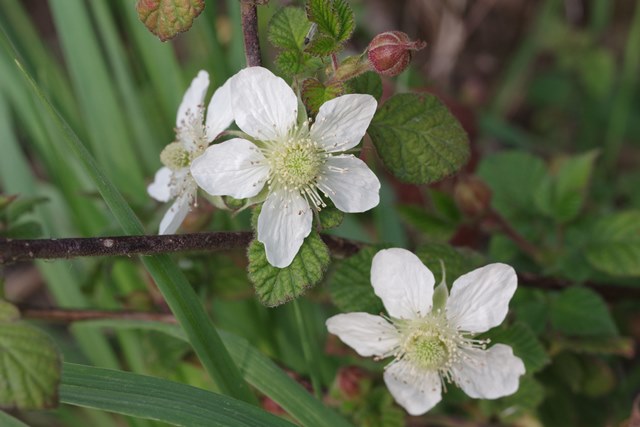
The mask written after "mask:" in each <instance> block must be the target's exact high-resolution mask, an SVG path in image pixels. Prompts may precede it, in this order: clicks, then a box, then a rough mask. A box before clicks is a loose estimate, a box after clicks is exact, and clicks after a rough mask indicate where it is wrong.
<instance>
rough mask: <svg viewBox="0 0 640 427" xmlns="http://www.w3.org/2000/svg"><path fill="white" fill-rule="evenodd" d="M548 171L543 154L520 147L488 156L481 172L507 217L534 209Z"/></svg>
mask: <svg viewBox="0 0 640 427" xmlns="http://www.w3.org/2000/svg"><path fill="white" fill-rule="evenodd" d="M546 173H547V170H546V166H545V164H544V162H543V161H542V160H541V159H540V158H538V157H535V156H532V155H531V154H527V153H523V152H520V151H508V152H504V153H499V154H495V155H493V156H487V157H485V158H484V159H483V160H482V162H481V163H480V165H479V166H478V176H480V177H481V178H482V179H483V180H484V181H485V182H486V183H487V184H488V185H489V187H490V188H491V191H492V195H493V197H492V199H491V204H492V206H493V207H494V208H495V209H496V210H497V211H498V212H500V213H501V214H502V215H504V216H506V217H507V218H514V217H517V216H519V215H520V214H522V213H523V212H525V213H530V212H531V211H532V209H531V208H532V206H534V205H535V204H534V194H535V193H536V191H538V188H539V187H540V185H541V183H542V181H543V180H544V178H545V176H546Z"/></svg>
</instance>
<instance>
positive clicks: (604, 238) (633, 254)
mask: <svg viewBox="0 0 640 427" xmlns="http://www.w3.org/2000/svg"><path fill="white" fill-rule="evenodd" d="M591 236H592V238H591V239H590V242H589V244H588V245H587V247H586V249H585V256H586V257H587V260H588V261H589V263H590V264H591V265H592V266H593V267H594V268H596V269H598V270H600V271H602V272H605V273H607V274H610V275H612V276H640V262H638V260H640V211H628V212H622V213H617V214H614V215H610V216H607V217H604V218H602V219H600V220H599V221H597V222H596V224H595V225H594V227H593V229H592V231H591Z"/></svg>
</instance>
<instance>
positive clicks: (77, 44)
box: [49, 0, 147, 202]
mask: <svg viewBox="0 0 640 427" xmlns="http://www.w3.org/2000/svg"><path fill="white" fill-rule="evenodd" d="M49 5H50V7H51V12H52V16H53V20H54V23H55V25H56V29H57V32H58V35H59V37H60V42H61V47H62V51H63V54H64V57H65V62H66V64H67V66H68V69H69V73H70V75H71V80H72V83H73V87H74V89H75V93H76V96H77V98H78V100H79V104H80V107H81V114H82V118H83V120H84V121H85V123H86V126H87V130H88V142H90V143H91V148H92V151H93V153H94V154H95V156H96V158H97V160H98V162H99V164H100V165H101V167H102V168H104V169H105V170H107V171H108V172H109V177H110V178H111V179H112V180H113V181H114V182H115V183H116V184H117V185H118V187H119V188H123V189H125V188H126V189H127V194H128V196H129V197H131V198H133V200H136V201H140V202H143V201H146V200H147V195H146V191H145V186H144V181H143V173H142V172H143V171H142V169H141V168H140V165H139V162H138V159H137V157H136V155H135V151H134V149H133V144H132V141H133V139H132V138H131V137H130V135H129V132H128V128H127V122H126V120H125V118H124V115H123V114H122V108H121V104H122V101H121V100H119V99H118V98H117V96H116V93H117V91H116V90H115V89H114V87H113V84H112V81H111V78H110V75H109V69H108V68H107V64H106V63H105V61H104V58H103V55H102V52H101V49H100V45H99V44H98V41H97V40H96V37H95V32H94V31H93V29H92V24H91V21H90V19H89V14H88V12H87V10H86V7H85V3H84V2H83V1H82V0H51V1H50V2H49Z"/></svg>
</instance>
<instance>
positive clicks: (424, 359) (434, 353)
mask: <svg viewBox="0 0 640 427" xmlns="http://www.w3.org/2000/svg"><path fill="white" fill-rule="evenodd" d="M406 346H407V353H406V356H407V357H408V358H409V359H411V360H412V361H413V362H414V363H416V364H418V365H420V367H421V368H423V369H428V370H434V369H439V368H440V367H442V366H444V365H446V361H447V359H448V357H449V349H448V347H447V345H446V344H445V343H444V342H443V340H442V337H441V336H438V335H433V334H432V333H431V332H423V331H417V332H415V333H414V334H412V335H411V337H409V340H408V343H407V344H406Z"/></svg>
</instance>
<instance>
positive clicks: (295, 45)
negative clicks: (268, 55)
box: [267, 7, 311, 51]
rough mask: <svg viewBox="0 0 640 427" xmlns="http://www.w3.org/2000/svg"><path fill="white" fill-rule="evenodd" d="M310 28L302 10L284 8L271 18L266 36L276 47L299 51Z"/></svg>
mask: <svg viewBox="0 0 640 427" xmlns="http://www.w3.org/2000/svg"><path fill="white" fill-rule="evenodd" d="M310 27H311V23H310V22H309V21H308V20H307V15H306V14H305V12H304V10H302V9H301V8H299V7H284V8H282V9H280V10H278V11H277V12H276V13H275V14H274V15H273V18H271V21H270V22H269V29H268V32H267V35H268V37H269V41H270V42H271V43H272V44H273V45H274V46H276V47H279V48H282V49H290V50H295V51H301V50H302V46H303V44H304V38H305V36H306V35H307V33H308V32H309V28H310Z"/></svg>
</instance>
